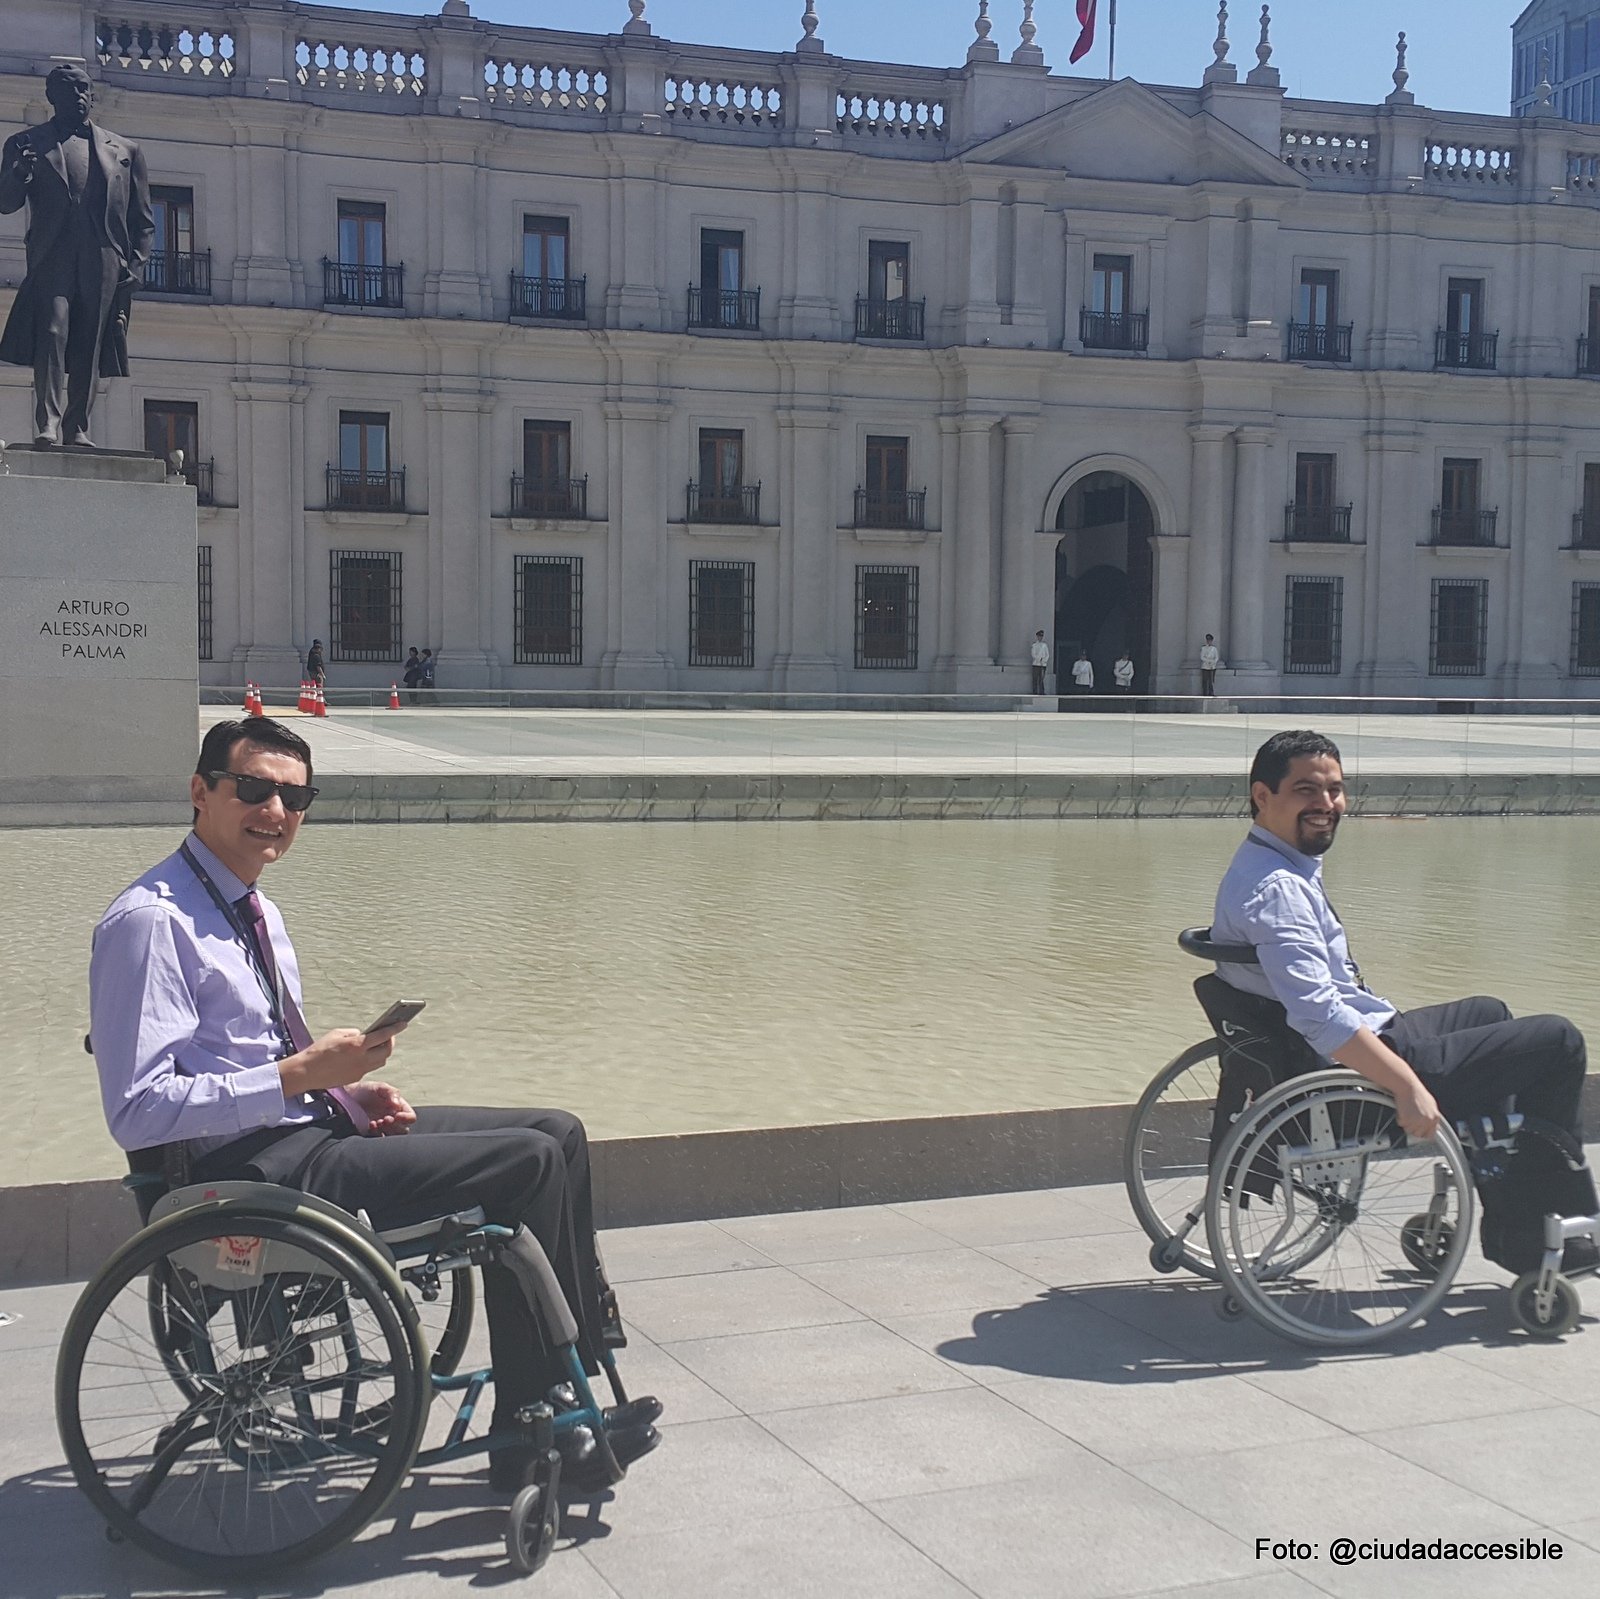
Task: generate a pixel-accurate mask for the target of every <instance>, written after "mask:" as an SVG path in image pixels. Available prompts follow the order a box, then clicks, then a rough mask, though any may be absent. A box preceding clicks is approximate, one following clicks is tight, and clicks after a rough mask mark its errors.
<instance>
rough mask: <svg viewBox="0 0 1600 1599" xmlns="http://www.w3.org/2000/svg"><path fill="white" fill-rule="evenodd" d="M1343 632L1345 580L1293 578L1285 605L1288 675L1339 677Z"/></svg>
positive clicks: (1336, 578) (1284, 632)
mask: <svg viewBox="0 0 1600 1599" xmlns="http://www.w3.org/2000/svg"><path fill="white" fill-rule="evenodd" d="M1343 629H1344V579H1343V578H1341V577H1291V578H1288V579H1287V580H1286V587H1285V592H1284V604H1283V669H1284V671H1285V672H1296V673H1300V672H1303V673H1322V674H1329V675H1332V674H1337V672H1338V671H1339V666H1340V653H1341V635H1342V633H1343Z"/></svg>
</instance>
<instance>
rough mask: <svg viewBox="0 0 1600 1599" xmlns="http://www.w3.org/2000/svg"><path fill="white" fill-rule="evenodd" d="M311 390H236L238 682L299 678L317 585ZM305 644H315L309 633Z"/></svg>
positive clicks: (260, 386)
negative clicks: (309, 558) (312, 569)
mask: <svg viewBox="0 0 1600 1599" xmlns="http://www.w3.org/2000/svg"><path fill="white" fill-rule="evenodd" d="M308 392H309V389H308V387H307V385H306V384H304V383H297V382H295V381H294V380H292V379H283V380H280V381H276V382H274V381H271V380H262V379H254V380H251V381H248V382H235V383H234V385H233V394H234V398H235V399H236V400H237V401H239V408H238V414H239V591H240V592H239V643H238V645H237V647H236V648H235V650H234V657H233V659H234V665H235V668H236V675H237V677H238V679H239V680H241V681H242V680H246V679H248V680H249V681H251V682H258V683H266V684H269V685H273V686H276V687H285V686H287V685H288V684H290V683H293V682H294V681H295V679H296V678H297V677H298V675H299V672H300V652H299V649H298V647H297V646H298V644H299V643H301V642H302V640H301V639H300V638H299V637H298V634H300V633H304V632H306V629H305V627H304V621H305V615H304V605H305V593H306V588H307V584H308V582H309V581H314V578H313V576H312V575H311V574H308V573H307V571H306V569H305V511H304V510H303V507H304V505H305V458H304V451H303V449H302V445H301V440H302V434H303V422H302V418H303V415H304V410H303V408H304V404H305V398H306V395H307V393H308ZM286 465H287V470H285V466H286ZM297 613H298V614H297ZM297 623H298V624H300V625H299V626H298V627H297V625H296V624H297ZM317 631H320V629H318V630H317ZM303 642H305V643H307V644H309V643H310V637H309V634H307V636H306V637H305V639H304V640H303Z"/></svg>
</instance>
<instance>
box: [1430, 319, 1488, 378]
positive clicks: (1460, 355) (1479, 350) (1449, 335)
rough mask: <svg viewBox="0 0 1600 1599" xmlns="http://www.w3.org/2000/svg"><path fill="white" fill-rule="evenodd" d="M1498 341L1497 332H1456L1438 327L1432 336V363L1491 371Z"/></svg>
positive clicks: (1437, 365) (1441, 365)
mask: <svg viewBox="0 0 1600 1599" xmlns="http://www.w3.org/2000/svg"><path fill="white" fill-rule="evenodd" d="M1499 341H1500V335H1499V334H1498V333H1456V332H1453V331H1452V330H1451V329H1449V328H1440V329H1439V330H1438V332H1437V333H1436V334H1435V336H1434V347H1433V364H1434V365H1435V366H1436V367H1462V368H1469V369H1474V370H1477V371H1484V372H1488V371H1493V370H1494V365H1495V350H1496V347H1497V345H1498V344H1499Z"/></svg>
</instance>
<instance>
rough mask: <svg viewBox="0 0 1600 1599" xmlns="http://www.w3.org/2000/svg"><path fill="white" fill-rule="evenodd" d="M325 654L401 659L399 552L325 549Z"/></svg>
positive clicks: (333, 657)
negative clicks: (327, 587) (327, 578)
mask: <svg viewBox="0 0 1600 1599" xmlns="http://www.w3.org/2000/svg"><path fill="white" fill-rule="evenodd" d="M328 569H329V590H330V592H329V596H328V658H329V659H330V660H334V661H398V660H399V659H400V552H399V551H398V550H330V551H329V552H328Z"/></svg>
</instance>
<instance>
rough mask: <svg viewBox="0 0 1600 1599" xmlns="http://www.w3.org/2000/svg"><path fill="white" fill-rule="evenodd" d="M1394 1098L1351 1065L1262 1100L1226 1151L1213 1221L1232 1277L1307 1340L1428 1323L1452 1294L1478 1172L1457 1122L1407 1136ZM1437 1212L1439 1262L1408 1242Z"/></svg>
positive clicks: (1343, 1343) (1282, 1327) (1209, 1225)
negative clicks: (1419, 1137)
mask: <svg viewBox="0 0 1600 1599" xmlns="http://www.w3.org/2000/svg"><path fill="white" fill-rule="evenodd" d="M1397 1133H1398V1128H1397V1125H1396V1122H1395V1110H1394V1100H1393V1098H1392V1097H1391V1096H1390V1095H1389V1094H1387V1093H1385V1092H1384V1091H1383V1090H1382V1089H1379V1088H1377V1087H1375V1086H1374V1085H1373V1084H1372V1083H1370V1082H1368V1081H1366V1079H1364V1078H1362V1077H1359V1076H1357V1075H1356V1074H1354V1073H1353V1072H1347V1071H1325V1072H1313V1073H1310V1074H1309V1075H1306V1076H1303V1077H1297V1078H1294V1079H1292V1080H1291V1081H1290V1082H1287V1083H1285V1084H1283V1085H1282V1086H1281V1087H1279V1088H1277V1089H1275V1090H1274V1091H1273V1092H1272V1093H1270V1094H1268V1095H1266V1096H1264V1097H1263V1098H1262V1099H1261V1100H1260V1101H1259V1102H1258V1103H1257V1104H1255V1105H1254V1106H1252V1107H1251V1108H1250V1109H1249V1110H1248V1111H1246V1112H1245V1113H1244V1114H1243V1115H1241V1116H1240V1117H1239V1119H1238V1120H1237V1121H1236V1122H1235V1123H1234V1126H1233V1128H1232V1129H1231V1130H1230V1132H1229V1134H1228V1136H1227V1137H1226V1138H1225V1139H1224V1140H1223V1143H1222V1147H1221V1148H1220V1149H1219V1150H1218V1153H1217V1161H1216V1166H1215V1170H1214V1173H1213V1177H1212V1182H1211V1189H1210V1192H1209V1194H1208V1196H1207V1203H1206V1231H1207V1236H1208V1239H1209V1241H1210V1245H1211V1249H1212V1251H1213V1256H1214V1258H1215V1259H1216V1260H1217V1261H1218V1262H1219V1263H1220V1264H1221V1267H1222V1272H1223V1279H1224V1287H1225V1288H1226V1289H1227V1290H1228V1292H1229V1293H1230V1294H1232V1295H1234V1296H1235V1297H1236V1298H1237V1299H1238V1300H1239V1302H1240V1303H1241V1304H1242V1305H1243V1307H1244V1308H1245V1309H1246V1310H1247V1311H1248V1312H1249V1313H1250V1314H1251V1315H1252V1316H1253V1317H1254V1318H1255V1319H1256V1320H1257V1321H1259V1322H1261V1323H1262V1324H1263V1325H1264V1326H1266V1327H1268V1328H1270V1329H1271V1330H1272V1331H1274V1332H1276V1333H1279V1334H1280V1335H1282V1336H1283V1337H1286V1338H1290V1339H1292V1340H1294V1341H1295V1342H1297V1343H1303V1344H1309V1345H1313V1346H1317V1347H1322V1348H1349V1347H1355V1346H1359V1345H1362V1344H1370V1343H1375V1342H1376V1341H1378V1340H1379V1339H1381V1338H1385V1337H1388V1336H1390V1335H1391V1334H1394V1333H1397V1332H1399V1331H1400V1330H1401V1329H1402V1328H1404V1327H1408V1326H1410V1325H1412V1324H1413V1323H1414V1322H1417V1321H1420V1320H1422V1319H1423V1318H1424V1317H1425V1316H1427V1315H1428V1314H1429V1313H1430V1312H1432V1311H1433V1310H1434V1309H1435V1308H1436V1307H1437V1306H1438V1305H1439V1303H1440V1302H1441V1301H1442V1300H1443V1298H1444V1296H1445V1294H1446V1293H1448V1292H1449V1289H1450V1284H1451V1282H1452V1281H1453V1280H1454V1278H1455V1275H1456V1272H1457V1271H1458V1270H1459V1268H1460V1265H1461V1261H1462V1258H1463V1257H1464V1256H1465V1254H1466V1250H1467V1244H1468V1241H1469V1239H1470V1237H1471V1231H1472V1210H1473V1187H1472V1175H1471V1171H1470V1169H1469V1168H1468V1165H1467V1161H1466V1157H1465V1156H1464V1155H1463V1153H1462V1151H1461V1145H1460V1144H1459V1142H1458V1141H1457V1140H1456V1136H1455V1134H1454V1133H1453V1132H1451V1131H1450V1129H1449V1128H1448V1127H1443V1126H1441V1128H1440V1130H1439V1132H1438V1134H1437V1135H1436V1136H1435V1137H1434V1138H1433V1139H1432V1140H1431V1141H1430V1142H1428V1143H1426V1144H1421V1145H1418V1144H1413V1143H1407V1142H1405V1141H1404V1140H1398V1147H1397ZM1430 1215H1431V1216H1433V1217H1434V1219H1435V1227H1434V1238H1435V1243H1434V1244H1433V1246H1432V1247H1431V1248H1430V1249H1429V1251H1428V1255H1429V1258H1428V1268H1429V1269H1428V1270H1426V1271H1424V1270H1421V1269H1419V1268H1418V1267H1417V1265H1416V1263H1415V1262H1414V1261H1412V1260H1411V1259H1410V1254H1411V1251H1408V1250H1407V1248H1406V1245H1407V1243H1408V1242H1410V1243H1411V1244H1412V1245H1413V1246H1415V1244H1416V1242H1417V1240H1416V1238H1415V1236H1414V1234H1413V1229H1415V1227H1416V1225H1417V1222H1418V1218H1419V1217H1427V1216H1430Z"/></svg>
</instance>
